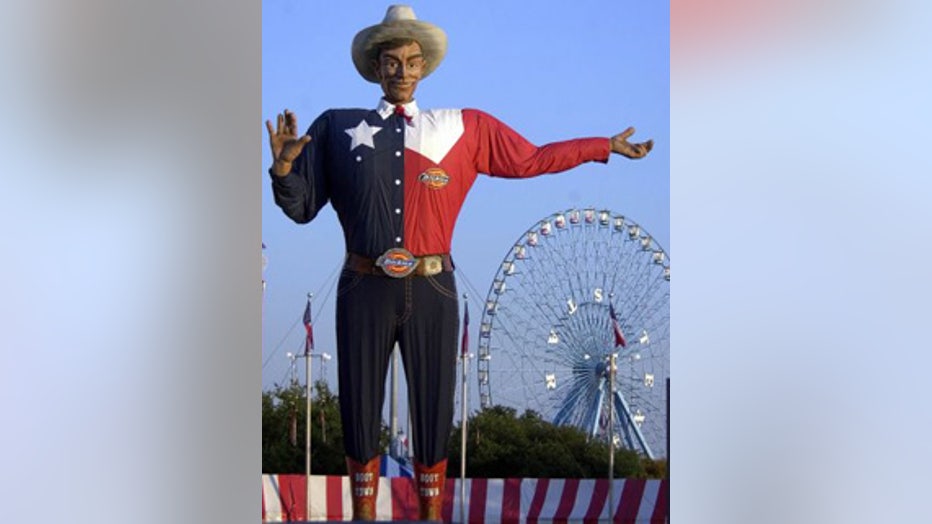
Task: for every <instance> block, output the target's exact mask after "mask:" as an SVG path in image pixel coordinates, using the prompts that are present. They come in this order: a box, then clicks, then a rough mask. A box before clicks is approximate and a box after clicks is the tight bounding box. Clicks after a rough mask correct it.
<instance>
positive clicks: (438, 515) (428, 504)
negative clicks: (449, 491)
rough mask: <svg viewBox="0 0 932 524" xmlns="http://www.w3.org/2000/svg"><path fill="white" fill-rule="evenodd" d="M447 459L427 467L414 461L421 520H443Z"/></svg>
mask: <svg viewBox="0 0 932 524" xmlns="http://www.w3.org/2000/svg"><path fill="white" fill-rule="evenodd" d="M446 475H447V460H446V459H443V460H441V461H440V462H438V463H436V464H434V465H433V466H430V467H427V466H425V465H423V464H421V463H419V462H415V463H414V478H415V480H416V482H417V495H418V509H419V511H420V519H421V520H431V521H435V522H439V521H442V520H443V486H444V483H445V482H446Z"/></svg>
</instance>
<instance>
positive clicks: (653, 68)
mask: <svg viewBox="0 0 932 524" xmlns="http://www.w3.org/2000/svg"><path fill="white" fill-rule="evenodd" d="M411 5H412V7H413V8H414V11H415V13H416V15H417V17H418V18H419V19H421V20H425V21H428V22H431V23H434V24H437V25H439V26H440V27H441V28H443V29H444V30H445V31H446V33H447V36H448V39H449V48H448V53H447V56H446V58H445V60H444V61H443V63H442V64H441V65H440V67H439V68H438V69H437V70H436V71H435V72H434V73H433V74H432V75H431V76H430V77H429V78H427V79H425V80H424V81H422V82H421V84H420V86H419V88H418V91H417V93H416V99H417V101H418V104H419V105H420V107H422V108H442V107H456V108H463V107H472V108H478V109H482V110H484V111H487V112H489V113H491V114H493V115H494V116H496V117H498V118H499V119H501V120H502V121H504V122H505V123H506V124H508V125H509V126H511V127H512V128H514V129H515V130H517V131H518V132H519V133H521V134H523V135H524V136H525V137H526V138H528V139H529V140H531V141H532V142H534V143H537V144H543V143H547V142H553V141H559V140H565V139H569V138H575V137H585V136H611V135H613V134H615V133H618V132H620V131H622V130H624V129H625V128H626V127H627V126H634V127H635V128H636V129H637V133H636V134H635V135H634V137H633V139H634V140H637V141H641V140H646V139H648V138H652V139H653V140H654V144H655V145H654V150H653V151H652V152H651V154H650V155H649V156H648V157H647V158H646V159H643V160H640V161H636V162H635V161H630V160H627V159H625V158H622V157H620V156H617V155H613V156H612V159H611V160H610V162H609V163H608V164H607V165H602V164H588V165H584V166H581V167H579V168H576V169H574V170H571V171H569V172H566V173H562V174H557V175H547V176H543V177H539V178H536V179H531V180H518V181H510V180H502V179H492V178H489V177H484V176H481V177H480V178H479V180H478V181H477V183H476V184H475V186H474V187H473V189H472V191H471V192H470V194H469V196H468V197H467V199H466V203H465V205H464V207H463V211H462V212H461V214H460V218H459V220H458V222H457V227H456V231H455V232H454V237H453V256H454V260H455V261H456V264H457V268H458V278H459V291H460V294H462V293H464V292H469V293H470V295H471V296H470V308H471V310H472V314H473V319H472V320H473V321H472V324H471V326H470V328H471V336H470V340H472V341H473V344H475V341H477V340H478V337H477V336H476V334H477V331H476V330H477V326H478V323H479V322H478V320H479V318H480V317H481V314H480V311H481V308H480V305H481V304H482V302H483V301H484V297H485V294H486V293H487V292H488V289H489V285H490V284H491V281H492V279H493V277H494V276H495V272H496V271H497V269H498V266H499V264H500V262H501V260H502V258H503V257H504V256H505V255H506V253H507V251H508V249H509V248H510V246H511V245H512V244H513V243H514V241H515V240H516V239H517V238H518V237H519V236H520V235H521V233H523V232H524V231H525V230H526V229H527V228H529V227H530V226H531V225H532V224H533V223H534V222H536V221H537V220H539V219H541V218H543V217H545V216H547V215H549V214H551V213H553V212H555V211H559V210H564V209H568V208H571V207H590V206H594V207H596V208H607V209H610V210H612V211H614V212H616V213H620V214H622V215H625V216H627V217H629V218H631V219H632V220H634V221H636V222H638V223H639V224H641V226H642V227H643V228H644V229H646V230H647V231H649V232H650V233H651V234H652V235H653V236H654V238H655V239H656V241H657V242H658V243H659V244H660V245H661V246H663V247H664V248H665V249H666V251H667V253H668V254H670V255H671V258H672V256H675V253H673V250H672V246H671V245H670V241H669V240H670V219H669V215H670V206H669V195H670V189H669V188H670V185H669V166H670V164H669V151H670V128H669V81H670V76H669V22H668V20H669V6H668V5H667V4H666V3H664V2H609V1H586V2H578V3H574V4H572V6H571V7H570V4H565V5H564V6H562V7H561V8H559V9H557V8H547V7H545V6H540V5H537V4H528V3H519V2H496V1H478V2H452V3H451V2H444V3H440V2H433V3H425V2H421V3H415V4H411ZM387 6H388V4H387V3H383V2H352V3H341V2H332V3H317V2H299V1H285V2H265V3H264V4H263V18H262V92H263V94H262V116H263V119H271V118H274V116H275V114H277V113H278V112H280V111H281V110H283V109H284V108H288V109H290V110H292V111H294V112H295V113H297V115H298V118H299V125H300V127H301V129H302V130H304V129H306V127H307V126H308V125H309V124H310V122H311V121H312V120H313V119H314V118H315V117H316V116H317V115H318V114H320V113H321V112H322V111H324V110H326V109H328V108H331V107H373V106H374V105H375V104H376V103H377V102H378V99H379V97H380V96H381V90H380V88H379V86H378V85H377V84H370V83H368V82H366V81H365V80H363V79H362V78H361V77H360V76H359V75H358V74H357V73H356V71H355V69H354V68H353V65H352V62H351V60H350V54H349V49H350V42H351V40H352V38H353V36H354V35H355V34H356V32H358V31H359V30H361V29H363V28H364V27H367V26H369V25H372V24H375V23H378V22H380V21H381V20H382V18H383V16H384V14H385V10H386V8H387ZM477 13H479V14H481V15H482V16H478V17H477V16H476V14H477ZM257 132H261V133H263V145H264V147H263V151H262V155H263V156H262V160H263V161H262V164H263V169H265V168H267V167H268V166H269V164H270V162H271V155H270V153H269V151H268V147H267V143H268V141H267V137H266V136H265V134H266V131H265V128H264V126H261V127H260V126H257ZM261 183H262V239H263V241H264V242H265V244H266V246H267V249H266V250H265V253H266V256H267V257H268V266H267V269H266V270H265V273H264V276H265V279H266V281H267V288H266V292H265V297H264V304H263V320H262V328H263V334H262V343H263V362H264V363H265V366H264V368H263V372H262V383H263V387H264V388H268V387H271V386H272V385H273V384H275V383H284V382H286V381H287V380H288V377H289V372H288V365H289V361H288V358H287V357H286V353H287V352H289V351H290V352H299V351H301V348H302V340H303V331H304V330H303V328H302V327H301V325H300V317H301V314H302V312H303V309H304V304H305V297H306V294H307V293H308V292H313V293H314V294H315V300H314V317H315V329H314V334H315V342H316V348H317V351H325V352H329V353H332V354H334V355H335V353H336V351H335V345H334V319H333V315H334V312H333V310H334V302H333V300H334V299H333V291H332V287H333V284H334V279H335V274H334V272H335V270H336V269H337V268H338V267H339V265H340V263H341V261H342V257H343V252H344V245H343V238H342V233H341V230H340V228H339V225H338V223H337V220H336V216H335V213H333V211H332V209H330V208H329V206H328V208H327V209H325V210H324V211H322V212H321V213H320V215H318V217H317V218H316V219H315V220H314V221H313V222H311V223H310V224H307V225H297V224H295V223H293V222H291V221H290V220H289V219H287V218H286V217H285V216H284V215H283V214H282V213H281V211H280V210H279V209H278V207H277V206H275V204H274V202H273V200H272V195H271V189H270V184H269V182H268V178H267V175H262V180H261ZM467 281H468V283H467ZM470 285H471V287H473V288H474V289H476V290H477V291H478V294H479V295H481V296H476V293H475V292H471V291H470V289H469V287H470ZM473 350H474V349H473ZM335 364H336V360H333V361H331V362H330V363H329V364H328V366H327V368H328V369H327V377H328V380H329V382H330V384H331V386H333V387H335V386H336V365H335ZM298 366H299V370H301V374H302V376H303V369H304V368H303V364H301V363H300V362H299V364H298ZM473 369H474V368H473ZM319 370H320V368H319V365H318V364H317V363H315V367H314V374H315V375H317V374H318V373H319ZM470 387H471V388H472V389H473V390H474V389H475V388H474V387H473V385H472V384H471V385H470ZM470 403H471V405H472V406H477V403H476V402H475V401H474V400H471V401H470Z"/></svg>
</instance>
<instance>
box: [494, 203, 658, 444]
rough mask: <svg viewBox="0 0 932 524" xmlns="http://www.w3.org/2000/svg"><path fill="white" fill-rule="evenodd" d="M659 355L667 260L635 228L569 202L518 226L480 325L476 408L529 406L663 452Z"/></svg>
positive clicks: (604, 435)
mask: <svg viewBox="0 0 932 524" xmlns="http://www.w3.org/2000/svg"><path fill="white" fill-rule="evenodd" d="M616 331H617V335H616ZM613 357H614V358H613ZM612 360H614V362H615V373H614V380H612V375H611V366H610V363H611V361H612ZM669 363H670V264H669V257H668V256H667V254H666V252H665V251H664V249H663V248H662V247H660V245H658V244H657V242H656V241H655V240H654V239H653V238H652V237H651V235H650V234H649V233H648V232H647V231H646V230H645V229H644V228H642V227H641V226H640V225H639V224H637V223H636V222H634V221H633V220H631V219H630V218H627V217H624V216H622V215H619V214H616V213H613V212H611V211H609V210H604V209H603V210H596V209H594V208H589V209H568V210H565V211H560V212H557V213H554V214H552V215H550V216H548V217H545V218H543V219H542V220H540V221H538V222H536V223H535V224H534V225H533V226H531V228H530V229H528V230H527V231H525V232H524V233H522V234H521V236H520V237H519V238H518V240H517V241H516V242H515V244H514V246H512V247H511V249H510V250H509V252H508V254H507V255H506V256H505V258H504V259H503V260H502V263H501V266H500V267H499V269H498V272H497V274H496V276H495V279H494V281H493V282H492V285H491V287H490V289H489V293H488V296H487V297H486V302H485V307H484V312H483V315H482V323H481V324H480V328H479V350H478V363H477V366H478V382H479V396H480V403H481V405H482V407H483V408H486V407H490V406H493V405H504V406H510V407H514V408H517V409H519V410H523V409H531V410H534V411H536V412H537V413H539V414H541V415H542V416H543V417H545V418H547V419H549V420H551V421H552V422H553V423H555V424H559V425H573V426H576V427H578V428H580V429H581V430H583V431H585V432H586V433H587V434H588V435H590V437H592V438H598V439H603V440H608V439H609V438H611V439H613V440H614V442H615V444H616V445H623V446H625V447H627V448H630V449H634V450H637V451H639V452H641V453H643V454H645V455H646V456H648V457H651V458H656V457H660V456H665V455H666V443H667V434H666V428H667V403H666V387H665V385H666V381H667V378H668V377H669V368H670V366H669Z"/></svg>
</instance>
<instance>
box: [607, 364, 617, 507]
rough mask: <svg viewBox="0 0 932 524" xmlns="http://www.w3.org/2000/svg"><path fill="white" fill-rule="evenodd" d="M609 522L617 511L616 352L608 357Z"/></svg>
mask: <svg viewBox="0 0 932 524" xmlns="http://www.w3.org/2000/svg"><path fill="white" fill-rule="evenodd" d="M608 399H609V400H608V428H609V429H608V521H609V522H614V521H615V517H614V515H613V513H614V511H615V350H614V349H612V354H611V356H609V357H608Z"/></svg>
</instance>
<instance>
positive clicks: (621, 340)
mask: <svg viewBox="0 0 932 524" xmlns="http://www.w3.org/2000/svg"><path fill="white" fill-rule="evenodd" d="M608 314H609V316H611V317H612V331H614V332H615V347H616V348H617V347H618V346H621V347H625V346H627V345H628V344H627V342H625V336H624V335H623V334H622V332H621V326H619V325H618V317H617V316H615V305H614V304H609V305H608Z"/></svg>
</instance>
